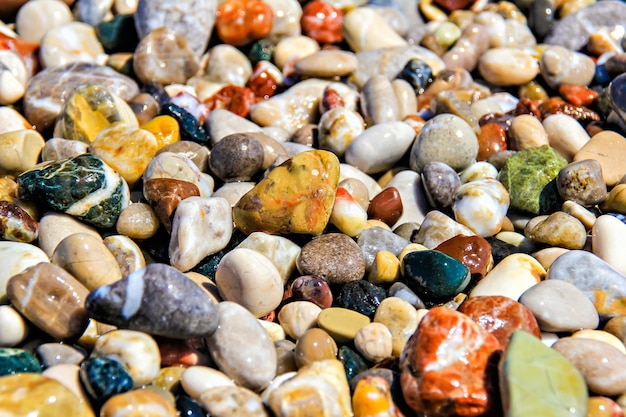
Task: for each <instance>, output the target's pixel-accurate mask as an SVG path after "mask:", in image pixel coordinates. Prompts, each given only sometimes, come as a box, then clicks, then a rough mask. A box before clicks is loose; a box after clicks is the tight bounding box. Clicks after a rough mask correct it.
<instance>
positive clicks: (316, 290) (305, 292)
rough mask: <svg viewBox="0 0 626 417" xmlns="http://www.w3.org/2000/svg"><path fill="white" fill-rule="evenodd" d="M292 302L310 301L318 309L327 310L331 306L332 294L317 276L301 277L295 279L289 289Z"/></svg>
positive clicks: (323, 281) (324, 282)
mask: <svg viewBox="0 0 626 417" xmlns="http://www.w3.org/2000/svg"><path fill="white" fill-rule="evenodd" d="M289 293H290V294H291V296H292V297H293V299H294V300H304V301H310V302H312V303H313V304H316V305H317V306H318V307H319V308H322V309H324V308H328V307H330V306H331V305H332V304H333V293H332V292H331V290H330V287H329V286H328V283H327V282H326V280H325V279H324V278H322V277H319V276H317V275H303V276H301V277H298V278H296V279H295V280H294V281H293V282H292V283H291V286H290V287H289Z"/></svg>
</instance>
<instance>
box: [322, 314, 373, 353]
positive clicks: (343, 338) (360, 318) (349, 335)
mask: <svg viewBox="0 0 626 417" xmlns="http://www.w3.org/2000/svg"><path fill="white" fill-rule="evenodd" d="M369 322H370V319H369V318H368V317H367V316H365V315H363V314H361V313H358V312H356V311H353V310H348V309H347V308H341V307H329V308H325V309H324V310H322V311H321V312H320V314H319V315H318V316H317V325H318V326H319V328H320V329H323V330H325V331H326V332H328V334H329V335H330V336H331V337H332V338H333V339H335V342H337V343H338V344H344V343H348V342H350V341H352V340H354V336H355V335H356V333H357V332H358V331H359V329H360V328H361V327H363V326H365V325H366V324H368V323H369Z"/></svg>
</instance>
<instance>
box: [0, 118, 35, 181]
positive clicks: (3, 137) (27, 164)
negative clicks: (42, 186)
mask: <svg viewBox="0 0 626 417" xmlns="http://www.w3.org/2000/svg"><path fill="white" fill-rule="evenodd" d="M44 145H45V141H44V140H43V137H42V136H41V135H40V134H39V132H37V131H36V130H30V129H24V130H17V131H13V132H6V133H3V134H0V171H2V172H4V173H9V174H21V173H22V172H24V171H26V170H29V169H31V168H33V167H34V166H35V165H36V164H37V162H38V161H39V154H40V153H41V150H42V149H43V147H44Z"/></svg>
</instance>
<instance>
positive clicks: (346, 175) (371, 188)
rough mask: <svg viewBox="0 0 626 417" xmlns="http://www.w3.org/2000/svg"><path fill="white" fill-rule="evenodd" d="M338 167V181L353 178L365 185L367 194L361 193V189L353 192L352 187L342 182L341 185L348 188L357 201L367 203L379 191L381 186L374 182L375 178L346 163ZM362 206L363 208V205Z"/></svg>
mask: <svg viewBox="0 0 626 417" xmlns="http://www.w3.org/2000/svg"><path fill="white" fill-rule="evenodd" d="M339 168H340V173H339V176H340V182H341V181H344V180H348V179H355V180H358V181H360V182H362V183H363V185H365V188H366V189H367V194H365V193H363V191H362V190H361V191H359V192H355V190H354V189H353V188H351V187H348V186H346V184H342V187H343V188H345V189H346V190H348V191H349V192H350V194H351V195H352V196H353V197H354V198H355V199H356V200H357V201H360V202H361V204H362V205H363V204H365V203H367V202H368V201H369V200H370V199H372V198H373V197H374V196H375V195H376V194H378V193H379V192H380V191H381V186H380V185H379V184H378V183H377V182H376V180H374V178H372V177H370V176H369V175H367V174H366V173H364V172H363V171H361V170H360V169H358V168H356V167H353V166H352V165H350V164H346V163H342V164H340V166H339ZM359 188H361V187H359ZM360 196H362V197H360ZM366 196H367V197H366ZM363 208H364V209H365V207H363Z"/></svg>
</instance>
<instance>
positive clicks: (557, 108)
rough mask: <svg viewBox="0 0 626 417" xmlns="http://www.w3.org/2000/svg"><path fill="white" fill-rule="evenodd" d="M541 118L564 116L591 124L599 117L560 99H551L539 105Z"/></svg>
mask: <svg viewBox="0 0 626 417" xmlns="http://www.w3.org/2000/svg"><path fill="white" fill-rule="evenodd" d="M539 110H540V111H541V116H542V117H543V118H544V119H545V118H546V117H548V116H550V115H551V114H566V115H568V116H571V117H573V118H574V119H576V120H578V121H579V122H581V123H583V122H585V123H586V122H591V121H598V120H600V116H599V115H598V113H596V112H595V111H593V110H591V109H588V108H587V107H585V106H576V105H574V104H570V103H568V102H566V101H565V100H563V99H562V98H560V97H551V98H549V99H547V100H544V101H542V102H541V103H540V104H539Z"/></svg>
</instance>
